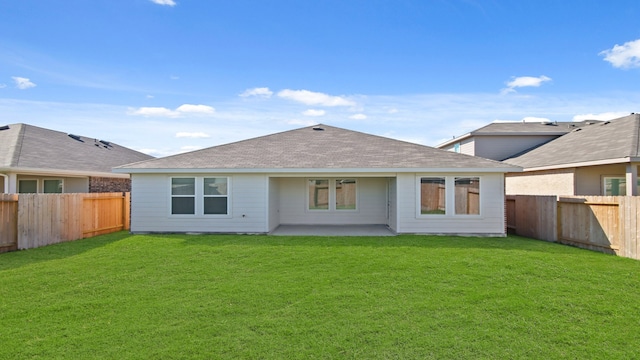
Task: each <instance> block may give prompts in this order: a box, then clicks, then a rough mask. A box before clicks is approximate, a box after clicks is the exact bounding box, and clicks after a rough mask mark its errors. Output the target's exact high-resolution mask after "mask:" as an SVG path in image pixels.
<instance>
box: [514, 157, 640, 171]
mask: <svg viewBox="0 0 640 360" xmlns="http://www.w3.org/2000/svg"><path fill="white" fill-rule="evenodd" d="M638 161H640V158H638V157H623V158H617V159H605V160H594V161H584V162H578V163H568V164H559V165H549V166H537V167H530V168H524V171H525V172H528V171H541V170H555V169H566V168H575V167H586V166H598V165H612V164H625V163H632V162H638Z"/></svg>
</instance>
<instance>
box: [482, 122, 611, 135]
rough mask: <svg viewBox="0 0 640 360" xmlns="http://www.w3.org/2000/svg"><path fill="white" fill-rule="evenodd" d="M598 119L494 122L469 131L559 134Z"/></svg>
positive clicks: (496, 133)
mask: <svg viewBox="0 0 640 360" xmlns="http://www.w3.org/2000/svg"><path fill="white" fill-rule="evenodd" d="M601 122H602V121H599V120H585V121H579V122H578V121H565V122H557V121H556V122H495V123H491V124H489V125H486V126H483V127H481V128H479V129H477V130H474V131H472V132H471V134H473V135H554V134H556V135H561V134H566V133H569V132H571V131H573V130H574V129H576V128H581V127H585V126H590V125H594V124H597V123H601Z"/></svg>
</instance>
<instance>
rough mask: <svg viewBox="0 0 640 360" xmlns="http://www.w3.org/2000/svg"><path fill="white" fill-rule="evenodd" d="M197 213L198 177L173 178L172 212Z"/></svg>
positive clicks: (180, 213)
mask: <svg viewBox="0 0 640 360" xmlns="http://www.w3.org/2000/svg"><path fill="white" fill-rule="evenodd" d="M195 213H196V178H194V177H174V178H171V214H172V215H195Z"/></svg>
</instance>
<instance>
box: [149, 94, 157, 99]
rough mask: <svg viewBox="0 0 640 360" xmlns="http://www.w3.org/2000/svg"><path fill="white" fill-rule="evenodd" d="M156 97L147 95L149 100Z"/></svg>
mask: <svg viewBox="0 0 640 360" xmlns="http://www.w3.org/2000/svg"><path fill="white" fill-rule="evenodd" d="M154 97H155V96H153V95H147V99H153V98H154Z"/></svg>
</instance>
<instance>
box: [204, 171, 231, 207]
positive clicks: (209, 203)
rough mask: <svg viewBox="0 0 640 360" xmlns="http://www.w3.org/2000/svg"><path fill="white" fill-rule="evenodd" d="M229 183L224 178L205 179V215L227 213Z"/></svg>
mask: <svg viewBox="0 0 640 360" xmlns="http://www.w3.org/2000/svg"><path fill="white" fill-rule="evenodd" d="M228 185H229V181H228V179H227V178H226V177H215V178H214V177H206V178H204V181H203V190H202V192H203V196H204V200H203V203H204V209H203V212H204V214H205V215H227V214H228V213H229V187H228Z"/></svg>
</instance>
